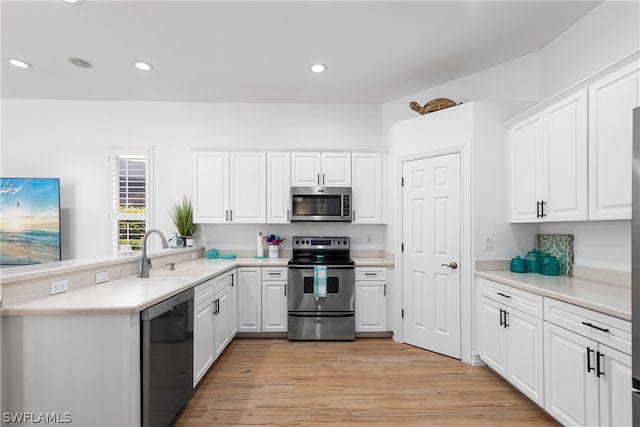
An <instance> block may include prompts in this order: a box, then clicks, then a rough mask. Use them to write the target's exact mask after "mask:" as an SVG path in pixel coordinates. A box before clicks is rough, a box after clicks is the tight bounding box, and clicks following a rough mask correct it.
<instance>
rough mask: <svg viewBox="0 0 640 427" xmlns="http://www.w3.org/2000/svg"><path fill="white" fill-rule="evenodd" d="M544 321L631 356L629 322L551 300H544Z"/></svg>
mask: <svg viewBox="0 0 640 427" xmlns="http://www.w3.org/2000/svg"><path fill="white" fill-rule="evenodd" d="M544 320H545V321H547V322H549V323H553V324H554V325H558V326H561V327H563V328H565V329H568V330H570V331H573V332H575V333H577V334H580V335H582V336H585V337H587V338H590V339H592V340H594V341H597V342H599V343H602V344H604V345H607V346H609V347H611V348H614V349H616V350H619V351H621V352H623V353H627V354H631V322H628V321H626V320H622V319H618V318H617V317H613V316H609V315H608V314H604V313H598V312H597V311H593V310H589V309H588V308H584V307H579V306H577V305H573V304H569V303H566V302H563V301H558V300H555V299H553V298H548V297H547V298H545V299H544Z"/></svg>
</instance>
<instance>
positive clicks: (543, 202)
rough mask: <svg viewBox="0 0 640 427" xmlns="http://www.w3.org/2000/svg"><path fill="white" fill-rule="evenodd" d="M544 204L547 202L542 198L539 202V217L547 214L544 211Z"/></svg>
mask: <svg viewBox="0 0 640 427" xmlns="http://www.w3.org/2000/svg"><path fill="white" fill-rule="evenodd" d="M546 204H547V202H545V201H544V200H542V201H541V202H540V207H541V208H542V209H541V211H542V212H541V215H540V218H544V217H545V216H547V214H546V213H544V205H546Z"/></svg>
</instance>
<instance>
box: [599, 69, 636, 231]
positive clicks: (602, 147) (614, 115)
mask: <svg viewBox="0 0 640 427" xmlns="http://www.w3.org/2000/svg"><path fill="white" fill-rule="evenodd" d="M638 105H640V70H639V69H638V64H637V62H634V63H632V64H629V65H627V66H625V67H623V68H621V69H619V70H617V71H615V72H613V73H611V74H609V75H607V76H606V77H603V78H602V79H600V80H598V81H596V82H594V83H593V84H591V85H589V219H590V220H610V219H631V154H632V153H631V152H632V128H633V125H632V115H631V110H632V109H633V108H634V107H636V106H638Z"/></svg>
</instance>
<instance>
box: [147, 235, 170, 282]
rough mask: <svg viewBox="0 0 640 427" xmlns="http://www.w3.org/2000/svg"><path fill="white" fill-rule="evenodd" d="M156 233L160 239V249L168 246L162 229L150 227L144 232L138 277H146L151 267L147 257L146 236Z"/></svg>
mask: <svg viewBox="0 0 640 427" xmlns="http://www.w3.org/2000/svg"><path fill="white" fill-rule="evenodd" d="M151 233H157V234H158V235H159V236H160V238H161V239H162V249H167V248H168V247H169V243H168V242H167V238H166V237H164V234H162V231H160V230H157V229H155V228H152V229H151V230H148V231H147V232H146V233H144V238H143V239H142V271H140V277H142V278H143V279H146V278H148V277H149V269H150V268H151V260H150V259H149V258H147V237H149V234H151Z"/></svg>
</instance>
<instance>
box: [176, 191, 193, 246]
mask: <svg viewBox="0 0 640 427" xmlns="http://www.w3.org/2000/svg"><path fill="white" fill-rule="evenodd" d="M171 219H172V220H173V223H174V224H175V226H176V229H177V230H178V234H179V235H180V237H181V238H182V239H183V240H184V242H185V246H193V236H194V235H195V234H196V231H197V230H198V224H194V223H193V206H192V205H191V199H190V198H188V197H187V196H182V202H176V204H175V205H174V206H173V208H172V209H171Z"/></svg>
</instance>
